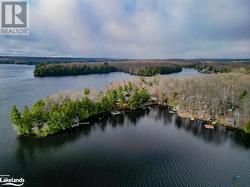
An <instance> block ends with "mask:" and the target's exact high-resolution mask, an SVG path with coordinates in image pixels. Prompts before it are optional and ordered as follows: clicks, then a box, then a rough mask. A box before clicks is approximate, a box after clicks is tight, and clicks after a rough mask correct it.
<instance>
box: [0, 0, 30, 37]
mask: <svg viewBox="0 0 250 187" xmlns="http://www.w3.org/2000/svg"><path fill="white" fill-rule="evenodd" d="M0 3H1V7H0V10H1V13H0V15H1V19H0V20H1V23H0V26H1V31H0V34H2V35H27V34H29V1H28V0H0Z"/></svg>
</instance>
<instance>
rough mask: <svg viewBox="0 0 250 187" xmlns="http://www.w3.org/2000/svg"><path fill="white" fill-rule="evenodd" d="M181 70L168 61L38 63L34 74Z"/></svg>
mask: <svg viewBox="0 0 250 187" xmlns="http://www.w3.org/2000/svg"><path fill="white" fill-rule="evenodd" d="M180 71H182V68H181V66H179V65H177V64H168V63H156V64H154V63H134V62H133V63H107V62H105V63H95V64H90V63H88V64H87V63H65V64H64V63H61V64H39V65H36V66H35V70H34V75H35V76H36V77H48V76H67V75H88V74H105V73H112V72H125V73H129V74H132V75H138V76H153V75H156V74H170V73H177V72H180Z"/></svg>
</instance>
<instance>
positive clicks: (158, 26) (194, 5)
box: [0, 0, 250, 59]
mask: <svg viewBox="0 0 250 187" xmlns="http://www.w3.org/2000/svg"><path fill="white" fill-rule="evenodd" d="M30 30H31V33H30V35H28V36H0V55H18V56H64V57H112V58H161V59H163V58H250V1H249V0H202V1H201V0H31V7H30Z"/></svg>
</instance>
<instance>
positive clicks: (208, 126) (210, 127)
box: [205, 125, 214, 129]
mask: <svg viewBox="0 0 250 187" xmlns="http://www.w3.org/2000/svg"><path fill="white" fill-rule="evenodd" d="M205 128H206V129H214V126H213V125H205Z"/></svg>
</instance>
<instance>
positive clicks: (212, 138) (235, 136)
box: [175, 117, 250, 148]
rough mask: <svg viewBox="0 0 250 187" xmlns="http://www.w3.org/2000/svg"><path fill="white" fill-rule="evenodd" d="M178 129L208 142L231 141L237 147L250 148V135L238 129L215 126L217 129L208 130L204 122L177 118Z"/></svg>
mask: <svg viewBox="0 0 250 187" xmlns="http://www.w3.org/2000/svg"><path fill="white" fill-rule="evenodd" d="M175 126H176V127H177V128H182V129H185V130H186V131H187V132H190V133H192V134H193V135H194V136H195V137H199V138H201V139H203V140H204V141H206V142H210V143H215V144H221V143H223V142H225V141H227V140H231V142H232V143H234V144H236V145H240V146H243V147H245V148H250V135H247V134H245V133H244V132H242V131H240V130H237V129H229V128H227V127H224V126H220V125H218V126H215V129H213V130H210V129H206V128H205V127H204V126H203V125H202V121H191V120H190V119H188V118H181V117H177V118H176V120H175Z"/></svg>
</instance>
